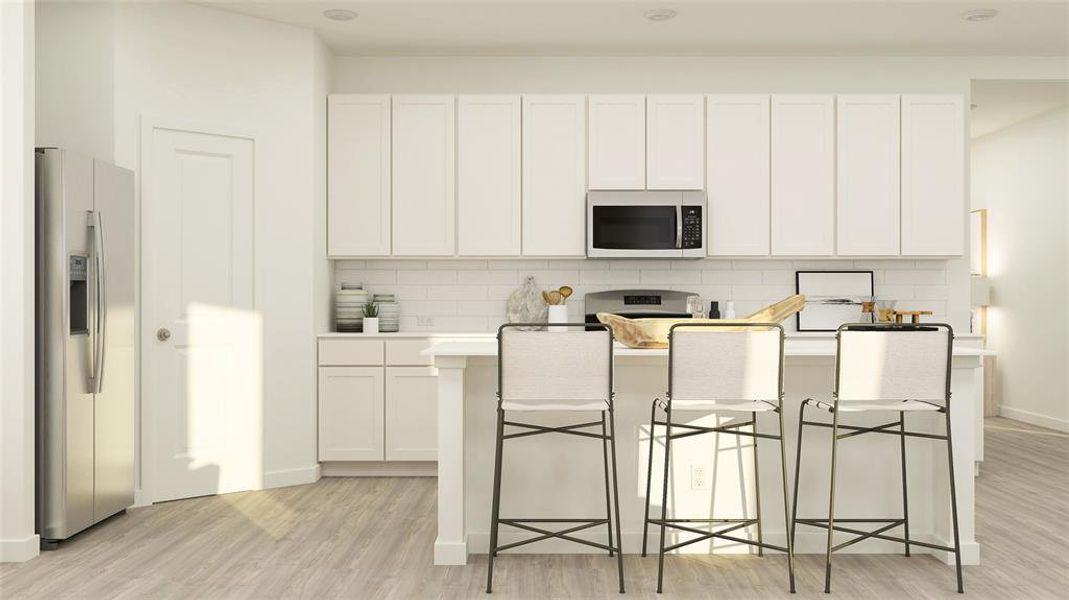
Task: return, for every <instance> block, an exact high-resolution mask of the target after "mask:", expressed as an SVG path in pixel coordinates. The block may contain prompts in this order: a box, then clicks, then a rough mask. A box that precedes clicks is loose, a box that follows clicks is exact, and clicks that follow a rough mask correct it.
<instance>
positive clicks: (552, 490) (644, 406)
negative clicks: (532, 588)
mask: <svg viewBox="0 0 1069 600" xmlns="http://www.w3.org/2000/svg"><path fill="white" fill-rule="evenodd" d="M431 336H433V337H435V338H437V337H438V336H437V334H428V337H431ZM444 337H446V336H443V338H444ZM974 341H975V340H973V339H972V338H970V337H969V336H963V337H961V338H959V339H957V340H956V344H955V348H954V356H953V363H952V377H951V391H952V398H953V400H952V402H953V404H952V406H953V409H952V411H951V419H952V428H953V438H954V459H955V466H956V467H957V468H956V473H957V477H956V483H957V494H958V504H959V520H960V533H961V547H962V553H963V554H962V558H963V562H964V563H965V564H978V563H979V556H980V553H979V552H980V551H979V545H978V543H977V542H976V539H975V517H974V512H975V510H974V509H975V494H974V478H973V466H974V462H975V461H977V460H979V458H980V456H981V454H982V446H979V445H978V443H977V442H978V436H979V433H980V429H978V427H977V422H978V414H979V413H980V412H981V403H982V381H983V379H982V358H983V357H984V356H985V355H987V354H989V352H988V351H986V350H984V349H982V348H980V347H978V346H979V344H976V343H974ZM422 354H423V355H425V356H428V357H430V358H432V359H433V361H434V366H435V368H436V370H437V386H438V453H437V454H438V537H437V540H436V541H435V548H434V562H435V564H440V565H449V564H464V563H466V562H467V555H468V554H469V553H485V552H486V548H487V547H488V543H489V533H488V532H489V525H490V505H491V502H490V500H491V483H492V476H493V461H494V452H493V448H494V446H493V440H494V422H495V408H496V407H495V400H494V398H495V392H496V389H497V358H496V355H497V344H496V340H495V339H494V337H493V335H492V334H486V335H484V336H475V337H470V338H466V339H441V340H438V341H435V343H433V344H431V345H430V346H429V347H428V348H427V349H426V350H424V351H423V353H422ZM667 356H668V351H667V350H638V349H631V348H626V347H623V346H622V345H620V344H617V346H616V348H615V362H616V371H615V392H616V396H615V414H616V430H617V455H618V460H619V469H620V471H619V472H620V480H619V484H620V511H621V527H622V531H623V535H622V537H623V539H622V544H623V549H624V552H626V553H637V552H639V547H640V545H641V537H642V523H643V509H644V503H645V482H646V470H647V457H648V452H649V444H650V443H651V436H650V431H649V415H650V402H651V401H652V400H653V399H654V398H655V397H659V396H663V394H664V392H665V389H666V388H667V371H668V370H667ZM834 358H835V338H834V335H833V334H801V335H798V334H790V335H789V336H788V338H787V342H786V345H785V370H784V386H785V396H786V398H785V407H786V408H785V413H784V416H785V431H786V437H785V444H786V448H787V449H788V479H789V481H791V482H793V481H794V479H795V476H796V474H795V473H794V472H793V471H794V459H793V456H794V448H795V445H796V444H797V437H796V435H797V431H798V421H797V419H798V415H799V408H800V404H801V401H802V400H803V399H805V398H808V397H812V398H818V399H830V397H831V391H832V386H833V373H834V371H833V369H834ZM554 418H555V417H552V416H550V417H547V424H549V425H554V424H558V422H556V421H554ZM813 418H816V419H827V418H828V417H824V416H821V415H816V413H814V417H813ZM884 418H886V417H885V416H884V417H881V416H880V415H875V416H869V417H867V419H868V421H865V420H859V423H860V424H863V425H864V424H871V425H876V424H879V422H882V420H883V419H884ZM711 419H720V421H719V422H716V421H712V420H711ZM765 419H767V420H765ZM908 420H909V427H910V428H911V429H916V430H919V431H929V432H933V433H934V432H941V431H942V423H943V421H942V419H940V418H937V417H933V416H931V415H910V416H909V418H908ZM869 421H871V423H869ZM561 422H563V421H561ZM690 422H691V423H693V424H698V425H710V424H726V423H728V422H729V419H728V418H727V417H723V416H721V417H701V418H697V419H694V420H693V421H690ZM758 427H759V430H761V431H770V430H771V429H773V428H775V427H776V422H775V418H774V417H772V416H765V417H762V418H759V420H758ZM817 429H818V428H809V430H807V431H806V434H805V435H806V437H805V447H806V456H805V461H804V462H803V465H802V469H803V473H802V475H803V476H802V482H801V486H800V490H799V510H798V516H799V517H800V518H802V517H819V516H820V515H821V514H825V513H826V510H827V498H828V490H829V479H828V477H829V473H828V471H829V470H828V460H829V455H830V449H831V443H830V435H829V434H828V433H827V431H826V430H822V429H821V430H817ZM658 436H663V430H662V429H660V428H659V429H658V431H657V432H656V436H655V437H654V438H653V443H655V444H657V446H655V448H654V453H653V456H654V458H653V464H654V465H655V470H654V475H653V476H654V481H659V480H660V477H661V474H660V473H659V472H658V470H659V469H658V468H657V465H659V464H662V463H663V454H661V452H660V450H661V441H660V439H659V437H658ZM870 437H872V438H876V439H868V438H870ZM589 443H591V442H589V441H588V440H584V439H581V438H579V439H573V438H571V437H570V436H569V437H568V438H562V439H554V440H553V443H552V444H547V443H546V441H545V440H541V441H530V440H528V439H519V440H516V441H510V442H508V444H507V447H506V453H507V456H508V460H506V461H505V462H504V465H503V475H502V515H507V514H523V515H531V516H545V517H551V516H554V515H559V514H590V515H595V516H596V515H601V514H603V512H604V496H603V495H602V494H603V490H602V488H601V487H600V485H599V483H598V482H599V481H600V477H602V475H601V469H602V465H601V458H600V455H599V454H598V453H592V452H587V451H584V450H589V448H586V447H585V446H584V444H589ZM749 444H750V442H749V440H748V439H742V438H737V437H735V436H719V435H716V434H713V435H703V436H696V437H692V438H687V439H683V440H679V441H677V442H674V444H673V464H672V467H671V473H670V494H669V502H670V507H669V508H670V511H675V512H677V513H678V514H680V515H682V516H687V517H691V518H712V517H713V516H714V514H713V513H715V517H716V518H737V517H742V518H746V517H751V516H752V515H753V513H754V510H755V508H756V507H755V506H753V505H752V497H753V494H752V489H750V487H751V486H752V485H753V483H754V477H755V473H754V465H753V460H752V457H753V450H752V448H751V446H750V445H749ZM897 447H898V440H897V439H895V438H894V437H892V436H861V437H858V438H855V439H851V440H849V441H845V442H843V445H842V448H841V450H842V454H841V459H840V461H839V474H838V487H837V492H836V494H837V503H838V504H837V506H838V507H839V508H838V509H837V513H838V516H839V517H840V518H865V517H871V516H873V515H894V514H900V512H901V510H902V507H901V502H902V498H901V487H900V486H901V481H900V479H899V477H898V475H897V471H898V461H899V454H898V451H897ZM908 456H909V460H908V462H909V465H910V470H909V475H908V481H909V493H910V504H911V513H910V525H911V534H912V537H913V539H916V540H920V541H930V542H933V543H946V542H947V541H948V540H949V539H950V513H949V511H948V510H945V509H944V508H943V507H946V506H947V505H948V500H947V497H948V494H949V486H948V482H947V480H946V470H945V467H944V465H945V461H946V452H945V449H944V448H943V447H942V446H940V445H939V443H936V442H930V441H927V440H910V441H909V442H908ZM659 457H660V458H659ZM779 463H780V459H779V449H778V447H777V445H776V444H775V443H773V442H762V443H761V445H760V447H759V464H760V465H761V468H760V470H759V476H760V478H761V487H763V488H765V489H766V490H776V489H778V485H779V478H780V472H779ZM695 472H702V473H707V474H708V479H707V480H706V479H704V478H701V479H699V478H696V477H695V476H694V473H695ZM747 498H750V499H751V500H747ZM760 502H761V507H760V510H761V513H762V514H763V515H766V519H765V523H764V538H765V540H766V541H769V542H771V543H775V544H783V543H784V541H785V535H786V533H785V530H784V524H783V522H782V520H781V519H777V518H775V515H782V514H783V512H782V497H781V496H780V495H779V494H776V493H772V492H771V491H770V492H768V493H766V494H763V495H762V497H761V499H760ZM659 504H660V502H659V500H654V501H653V502H652V504H651V510H652V511H659V510H660V506H659ZM933 507H939V508H933ZM769 516H770V517H769ZM597 535H598V534H596V533H594V532H591V536H593V537H592V538H591V539H595V540H596V541H599V542H601V543H604V542H605V541H606V540H604V539H599V538H598V537H597ZM797 535H798V537H797V540H796V552H799V553H822V552H823V551H824V544H825V534H824V532H823V531H821V530H816V529H812V528H800V529H799V531H798V534H797ZM501 536H502V540H501V541H502V543H508V542H510V541H514V540H513V537H515V538H516V539H520V537H521V536H520V535H519V534H516V533H514V532H513V531H510V530H509V529H508V528H504V529H502V533H501ZM601 536H602V537H604V534H603V533H602V534H601ZM525 549H526V551H527V552H554V553H555V552H587V551H591V550H589V549H587V548H585V547H582V546H577V545H573V544H566V543H560V542H557V541H554V540H547V541H543V542H538V543H536V544H533V545H531V546H527V547H525ZM684 550H685V551H686V552H696V553H706V552H714V551H715V552H717V553H720V552H725V553H738V552H748V551H749V550H748V549H747V548H746V547H744V546H741V545H733V544H728V543H726V542H723V543H722V542H717V543H715V544H711V543H709V542H701V543H697V544H693V545H691V546H687V547H686V548H685V549H684ZM917 550H919V549H917ZM846 551H851V552H861V553H898V552H900V551H901V545H900V544H894V543H890V542H885V541H881V540H874V539H869V540H865V541H863V542H860V543H857V544H855V545H854V546H852V547H850V548H849V549H848V550H846ZM935 554H936V555H937V556H938V557H939V558H940V559H942V560H944V561H950V562H952V560H953V557H952V555H946V556H944V555H943V553H941V552H935Z"/></svg>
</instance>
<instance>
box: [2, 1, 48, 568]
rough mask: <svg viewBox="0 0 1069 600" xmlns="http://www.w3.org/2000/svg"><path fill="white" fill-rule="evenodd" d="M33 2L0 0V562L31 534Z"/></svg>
mask: <svg viewBox="0 0 1069 600" xmlns="http://www.w3.org/2000/svg"><path fill="white" fill-rule="evenodd" d="M33 115H34V5H33V3H25V4H24V3H22V2H0V198H2V199H3V200H2V202H0V356H3V361H0V482H2V484H0V562H15V561H24V560H29V559H30V558H33V557H34V556H37V553H38V550H39V543H40V542H39V540H38V538H37V535H36V534H35V533H34V512H35V511H34V497H35V496H34V414H35V411H34V351H33V349H34V327H33V323H34V248H33V245H34V235H33V230H34V175H33V174H34V164H33V160H34V157H33V121H34V116H33Z"/></svg>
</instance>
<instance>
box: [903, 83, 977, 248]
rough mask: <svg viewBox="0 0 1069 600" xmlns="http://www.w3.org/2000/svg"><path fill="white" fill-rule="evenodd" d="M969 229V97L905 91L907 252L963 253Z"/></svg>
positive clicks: (904, 240) (904, 203)
mask: <svg viewBox="0 0 1069 600" xmlns="http://www.w3.org/2000/svg"><path fill="white" fill-rule="evenodd" d="M964 230H965V107H964V100H963V98H962V96H959V95H919V96H902V254H903V255H906V256H957V255H960V254H962V253H963V252H964V243H965V242H964Z"/></svg>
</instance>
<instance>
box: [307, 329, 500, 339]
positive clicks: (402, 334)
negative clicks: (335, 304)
mask: <svg viewBox="0 0 1069 600" xmlns="http://www.w3.org/2000/svg"><path fill="white" fill-rule="evenodd" d="M495 335H497V334H496V333H495V332H492V331H483V332H474V331H468V332H462V333H457V332H449V331H395V332H392V333H355V332H349V331H328V332H327V333H320V334H319V335H317V336H316V337H318V338H320V339H324V338H342V339H345V338H349V339H358V340H373V339H386V340H388V339H435V340H447V339H464V338H491V339H492V338H493V337H494V336H495Z"/></svg>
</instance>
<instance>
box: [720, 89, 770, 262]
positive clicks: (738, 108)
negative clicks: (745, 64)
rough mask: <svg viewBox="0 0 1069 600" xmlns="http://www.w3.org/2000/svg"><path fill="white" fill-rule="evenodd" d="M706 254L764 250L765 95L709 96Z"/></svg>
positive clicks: (767, 202) (766, 242)
mask: <svg viewBox="0 0 1069 600" xmlns="http://www.w3.org/2000/svg"><path fill="white" fill-rule="evenodd" d="M706 123H707V130H706V134H705V139H706V144H707V148H708V151H707V160H708V165H707V167H706V169H707V170H706V176H707V177H708V182H707V193H708V196H709V216H708V219H709V255H710V256H732V255H735V256H765V255H767V254H768V253H769V210H770V202H771V198H770V195H769V194H770V192H769V185H770V184H769V97H768V96H760V95H742V94H738V95H722V96H709V98H708V106H707V110H706Z"/></svg>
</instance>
